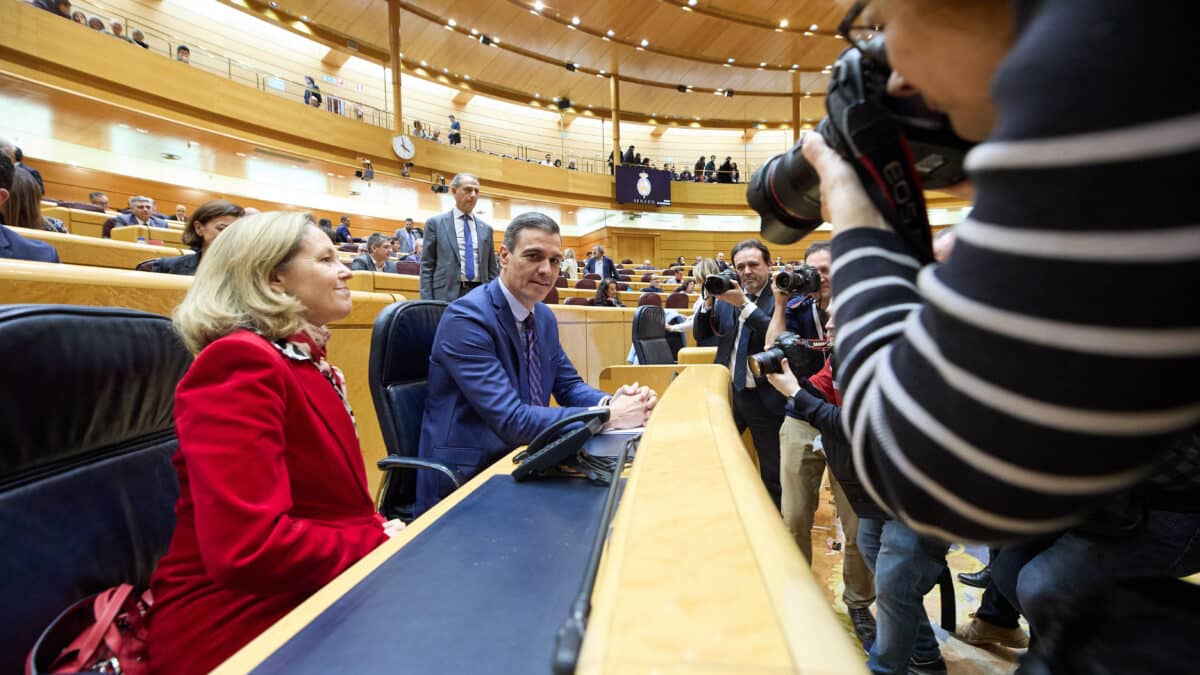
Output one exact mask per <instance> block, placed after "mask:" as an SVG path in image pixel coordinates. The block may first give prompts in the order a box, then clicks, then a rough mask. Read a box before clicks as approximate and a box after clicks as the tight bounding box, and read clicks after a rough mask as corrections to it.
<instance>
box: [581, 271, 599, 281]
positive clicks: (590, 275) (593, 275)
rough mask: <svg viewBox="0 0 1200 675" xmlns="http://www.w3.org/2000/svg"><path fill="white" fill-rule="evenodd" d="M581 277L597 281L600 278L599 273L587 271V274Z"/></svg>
mask: <svg viewBox="0 0 1200 675" xmlns="http://www.w3.org/2000/svg"><path fill="white" fill-rule="evenodd" d="M583 278H584V279H587V280H596V281H598V280H599V279H600V275H599V274H597V273H595V272H589V273H587V274H585V275H583Z"/></svg>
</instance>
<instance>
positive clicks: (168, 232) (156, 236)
mask: <svg viewBox="0 0 1200 675" xmlns="http://www.w3.org/2000/svg"><path fill="white" fill-rule="evenodd" d="M111 234H112V238H113V239H116V240H118V241H137V240H138V237H141V238H142V239H145V240H146V241H161V242H162V243H164V244H168V245H172V244H173V245H176V246H183V229H182V228H180V229H173V228H170V227H143V226H141V225H125V226H122V227H114V228H113V229H112V233H111Z"/></svg>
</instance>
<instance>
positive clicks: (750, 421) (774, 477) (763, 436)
mask: <svg viewBox="0 0 1200 675" xmlns="http://www.w3.org/2000/svg"><path fill="white" fill-rule="evenodd" d="M783 417H784V416H783V414H782V413H780V414H775V413H773V412H771V411H770V410H768V409H767V406H766V405H764V404H763V402H762V399H761V398H759V395H758V392H757V391H756V390H754V389H743V390H741V391H734V392H733V421H734V423H735V424H737V429H738V432H739V433H741V432H742V431H745V429H746V427H750V436H751V438H753V439H754V448H755V450H757V451H758V470H759V473H760V474H761V475H762V481H763V485H765V486H766V488H767V493H768V494H770V495H771V500H772V501H774V502H775V508H779V506H780V502H781V499H782V495H783V488H782V487H781V486H780V483H779V427H781V426H783Z"/></svg>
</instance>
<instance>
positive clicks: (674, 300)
mask: <svg viewBox="0 0 1200 675" xmlns="http://www.w3.org/2000/svg"><path fill="white" fill-rule="evenodd" d="M690 305H691V303H690V302H689V298H688V294H687V293H684V292H682V291H675V292H674V293H672V294H670V295H668V296H667V309H687V308H688V306H690Z"/></svg>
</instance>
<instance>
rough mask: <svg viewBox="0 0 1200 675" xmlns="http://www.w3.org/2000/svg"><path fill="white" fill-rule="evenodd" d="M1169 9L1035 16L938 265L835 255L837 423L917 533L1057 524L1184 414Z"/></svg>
mask: <svg viewBox="0 0 1200 675" xmlns="http://www.w3.org/2000/svg"><path fill="white" fill-rule="evenodd" d="M1172 6H1173V5H1171V4H1168V3H1166V2H1160V1H1159V0H1148V1H1146V2H1139V3H1128V2H1122V1H1120V0H1089V1H1087V2H1082V1H1078V0H1073V1H1067V2H1056V3H1044V5H1043V9H1042V10H1041V11H1039V12H1038V13H1037V15H1036V16H1034V17H1033V18H1032V19H1031V20H1030V22H1029V23H1028V24H1027V25H1026V26H1025V27H1024V30H1023V32H1022V34H1021V38H1020V39H1019V41H1018V43H1017V45H1016V47H1015V48H1014V50H1013V52H1012V53H1010V55H1009V57H1008V58H1007V59H1006V61H1005V63H1004V64H1003V65H1002V67H1001V69H1000V71H999V72H998V74H997V76H996V77H995V79H994V80H993V87H992V91H993V96H994V98H995V100H996V104H997V107H998V111H999V119H1000V120H1001V123H1000V124H999V125H998V127H997V129H996V130H995V131H994V133H993V135H992V136H991V137H990V138H989V139H988V141H987V142H986V143H983V144H981V145H980V146H978V147H977V148H976V149H975V150H974V151H972V153H971V154H970V155H969V157H968V160H967V168H968V171H969V172H970V175H971V177H972V179H973V181H974V182H975V186H976V194H977V201H976V208H975V210H974V211H973V212H972V214H971V217H970V219H969V220H968V221H966V222H964V223H963V224H961V225H960V226H959V227H958V228H956V232H957V234H958V237H957V245H956V248H955V250H954V253H953V255H952V256H951V257H950V259H949V261H947V262H946V263H945V264H942V265H936V266H930V267H926V268H924V269H920V266H919V265H918V264H917V262H916V260H915V259H913V258H912V257H911V256H910V255H909V254H908V253H907V252H906V251H905V249H904V247H903V245H902V244H901V243H900V240H899V239H898V238H897V237H896V236H895V235H894V234H891V233H889V232H884V231H879V230H866V229H852V230H847V231H845V232H843V233H842V234H839V235H838V236H837V237H835V239H834V241H833V253H834V262H833V290H834V302H835V307H836V313H837V326H838V332H837V351H838V376H839V381H840V383H841V386H842V392H843V411H842V421H843V426H844V427H845V429H846V432H847V436H848V437H849V438H850V439H851V444H852V448H853V454H854V459H855V463H856V466H857V469H858V472H859V477H860V478H861V480H862V482H863V484H864V486H865V488H866V489H867V490H868V492H869V493H870V494H871V496H872V497H873V498H874V499H875V500H876V501H877V502H878V503H879V504H880V505H881V506H883V507H885V508H886V509H888V510H889V511H890V512H891V513H893V514H894V515H895V516H896V517H898V518H901V519H902V520H904V521H905V522H907V523H908V524H910V525H911V526H912V527H913V528H914V529H915V530H917V531H919V532H922V533H925V534H928V535H931V536H937V537H941V538H945V539H970V540H1000V539H1006V538H1012V537H1019V536H1028V535H1034V534H1039V533H1046V532H1052V531H1056V530H1061V529H1063V528H1065V527H1068V526H1070V525H1071V524H1073V523H1075V522H1077V521H1078V520H1079V519H1080V518H1081V517H1082V516H1083V515H1084V514H1085V513H1086V512H1087V511H1088V510H1090V509H1091V508H1093V507H1094V506H1096V505H1097V504H1099V503H1100V502H1102V501H1103V500H1104V499H1105V498H1106V497H1109V496H1111V495H1112V494H1113V493H1114V492H1116V491H1118V490H1120V489H1123V488H1125V487H1128V486H1130V485H1132V484H1134V483H1136V482H1138V481H1139V480H1141V479H1142V478H1143V477H1144V476H1145V475H1146V473H1147V472H1148V471H1149V469H1150V468H1151V467H1152V466H1153V465H1154V463H1155V461H1156V460H1157V459H1158V458H1159V456H1160V455H1161V453H1162V451H1163V450H1164V449H1165V447H1166V444H1167V441H1168V440H1169V438H1170V437H1171V435H1173V434H1175V433H1177V432H1179V431H1181V430H1185V429H1187V428H1188V427H1191V426H1192V425H1195V424H1196V423H1197V422H1198V421H1200V207H1198V206H1197V204H1200V201H1198V199H1200V194H1198V193H1197V190H1196V187H1197V185H1198V183H1197V179H1196V175H1197V174H1196V167H1197V166H1200V94H1198V91H1200V90H1198V88H1197V87H1194V86H1190V85H1186V84H1183V83H1185V82H1196V81H1197V79H1198V78H1197V75H1198V73H1200V67H1198V62H1197V61H1196V59H1194V58H1192V57H1190V56H1187V55H1186V50H1187V47H1186V45H1184V44H1183V41H1178V40H1176V41H1174V42H1176V43H1177V44H1175V45H1168V46H1165V47H1162V45H1163V44H1164V43H1163V41H1162V40H1161V39H1158V37H1156V36H1158V35H1161V33H1160V32H1158V31H1157V29H1156V28H1155V25H1157V23H1156V22H1157V21H1158V19H1156V18H1155V17H1161V16H1168V15H1169V11H1170V8H1171V7H1172ZM1159 11H1163V12H1168V13H1167V14H1159ZM1114 31H1116V32H1117V34H1116V35H1114V34H1113V32H1114ZM1167 42H1171V41H1167ZM1160 47H1161V48H1160ZM1164 51H1165V52H1166V53H1164ZM1172 52H1178V54H1174V53H1172ZM1064 55H1073V58H1072V57H1071V56H1067V57H1064ZM1165 64H1171V65H1170V67H1164V65H1165ZM1118 82H1120V83H1122V84H1121V89H1120V91H1118V90H1117V89H1116V88H1115V83H1118ZM1051 92H1052V94H1051Z"/></svg>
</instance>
